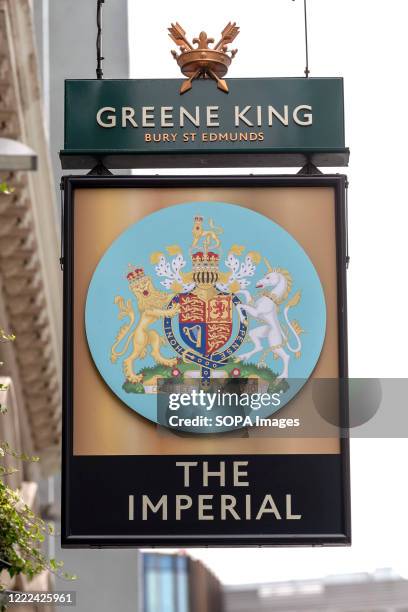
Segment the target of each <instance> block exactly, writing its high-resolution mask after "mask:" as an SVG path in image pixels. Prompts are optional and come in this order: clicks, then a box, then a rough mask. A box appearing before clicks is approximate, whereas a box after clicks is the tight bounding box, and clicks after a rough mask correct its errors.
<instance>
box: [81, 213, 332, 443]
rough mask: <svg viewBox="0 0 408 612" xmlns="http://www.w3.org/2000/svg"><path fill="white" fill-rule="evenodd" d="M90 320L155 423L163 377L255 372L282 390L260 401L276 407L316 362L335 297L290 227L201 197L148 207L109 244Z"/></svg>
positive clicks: (89, 329) (114, 376) (126, 387)
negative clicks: (328, 295) (329, 298)
mask: <svg viewBox="0 0 408 612" xmlns="http://www.w3.org/2000/svg"><path fill="white" fill-rule="evenodd" d="M85 327H86V336H87V340H88V345H89V349H90V351H91V354H92V357H93V360H94V362H95V365H96V367H97V369H98V370H99V373H100V375H101V376H102V378H103V379H104V381H105V382H106V384H107V385H109V387H110V388H111V390H112V391H113V392H114V393H115V394H116V395H117V396H118V397H119V398H120V399H121V400H122V401H123V402H124V403H125V404H127V405H128V406H129V407H130V408H132V409H133V410H135V411H136V412H137V413H138V414H140V415H142V416H143V417H145V418H147V419H149V420H151V421H152V422H158V420H159V422H161V421H160V419H158V408H157V404H158V403H157V398H158V393H157V391H158V386H159V387H160V385H161V384H162V383H163V381H171V383H172V385H173V386H172V388H174V389H176V388H177V384H179V385H180V388H181V387H182V386H183V385H186V384H188V383H189V382H192V381H194V380H195V381H198V382H199V383H200V384H202V385H204V386H205V384H208V385H211V384H213V383H214V382H216V381H217V380H220V379H228V380H230V379H234V378H237V379H246V380H248V379H253V380H254V381H256V384H257V389H258V391H261V392H263V393H272V392H273V391H274V390H279V392H280V394H281V401H280V402H279V405H278V407H277V406H276V405H275V406H273V405H268V406H264V405H260V406H259V407H258V408H256V410H257V414H258V416H259V417H267V416H270V415H271V414H272V413H273V412H276V410H278V409H279V408H282V407H283V406H284V405H285V404H286V403H287V402H288V401H290V399H292V398H293V396H294V395H295V394H296V393H297V392H298V391H299V390H300V388H301V387H302V386H303V385H304V384H305V383H306V381H307V380H308V378H309V377H310V375H311V373H312V372H313V370H314V368H315V366H316V363H317V361H318V359H319V356H320V352H321V350H322V346H323V342H324V337H325V331H326V306H325V300H324V293H323V289H322V286H321V283H320V280H319V277H318V275H317V272H316V270H315V268H314V266H313V264H312V262H311V261H310V259H309V257H308V256H307V254H306V253H305V251H304V250H303V249H302V247H301V246H300V245H299V244H298V243H297V242H296V240H295V239H294V238H293V237H292V236H291V235H290V234H289V233H288V232H287V231H285V230H284V229H283V228H282V227H280V226H279V225H277V224H276V223H274V222H273V221H271V220H270V219H268V218H267V217H264V216H263V215H261V214H259V213H255V212H253V211H250V210H248V209H246V208H243V207H241V206H236V205H233V204H226V203H223V202H191V203H187V204H179V205H177V206H171V207H169V208H165V209H164V210H161V211H158V212H156V213H154V214H152V215H149V216H147V217H145V218H144V219H142V220H141V221H139V222H138V223H135V224H134V225H132V226H130V227H129V228H128V229H127V230H126V231H125V232H123V233H122V234H121V235H120V236H119V237H118V238H117V239H116V240H115V241H114V242H113V243H112V244H111V246H110V247H109V248H108V249H107V251H106V252H105V254H104V255H103V257H102V258H101V260H100V262H99V264H98V266H97V267H96V270H95V272H94V274H93V277H92V280H91V283H90V285H89V290H88V295H87V301H86V311H85ZM220 382H221V380H220ZM285 385H286V386H285ZM159 395H160V394H159ZM206 410H208V408H207V409H206V408H203V409H202V411H201V412H202V413H203V414H205V413H206ZM201 412H200V409H199V408H198V409H197V411H196V414H197V415H199V414H201ZM161 424H162V422H161ZM227 429H228V427H217V428H215V427H214V429H213V431H214V432H215V431H218V432H222V431H225V430H227ZM209 430H210V431H211V427H210V428H209V427H208V426H207V427H206V428H205V429H204V430H202V429H200V427H197V428H196V430H195V433H203V432H204V431H205V433H209Z"/></svg>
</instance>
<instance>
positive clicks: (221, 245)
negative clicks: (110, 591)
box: [62, 175, 350, 547]
mask: <svg viewBox="0 0 408 612" xmlns="http://www.w3.org/2000/svg"><path fill="white" fill-rule="evenodd" d="M64 180H65V184H64V187H65V201H64V343H65V344H64V436H63V438H64V448H63V506H62V507H63V525H62V544H63V546H67V547H69V546H77V547H85V546H155V545H157V546H173V547H174V546H180V545H183V546H188V545H204V544H206V545H208V544H212V545H226V546H233V545H239V546H242V545H251V544H252V545H291V544H294V545H299V544H310V545H312V544H313V545H315V544H348V543H350V508H349V457H348V438H347V435H346V433H345V432H346V425H347V418H348V402H347V388H346V385H343V384H339V382H341V381H346V377H347V342H346V338H347V332H346V281H345V268H346V250H345V242H346V238H345V237H346V227H345V198H344V193H345V177H343V176H339V175H336V176H306V177H300V176H273V177H262V178H261V177H109V178H100V177H92V176H91V177H67V178H65V179H64Z"/></svg>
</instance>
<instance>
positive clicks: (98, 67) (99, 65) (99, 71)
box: [96, 0, 105, 79]
mask: <svg viewBox="0 0 408 612" xmlns="http://www.w3.org/2000/svg"><path fill="white" fill-rule="evenodd" d="M104 2H105V0H97V6H96V25H97V28H98V34H97V36H96V78H97V79H102V78H103V71H102V61H103V60H104V59H105V58H104V57H102V4H103V3H104Z"/></svg>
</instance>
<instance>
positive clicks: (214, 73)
mask: <svg viewBox="0 0 408 612" xmlns="http://www.w3.org/2000/svg"><path fill="white" fill-rule="evenodd" d="M168 30H169V36H170V38H171V39H172V40H173V41H174V42H175V43H176V45H178V47H179V49H180V51H181V53H180V54H179V55H178V54H177V53H176V51H174V50H173V51H172V52H171V54H172V55H173V57H174V59H175V60H176V62H177V64H178V65H179V66H180V69H181V72H182V73H183V74H184V75H185V76H186V77H188V78H187V80H186V81H184V83H183V84H182V86H181V88H180V93H181V94H183V93H185V92H186V91H188V90H189V89H191V88H192V81H193V80H194V79H198V78H203V79H206V78H211V79H214V80H215V81H217V87H218V88H219V89H221V91H223V92H225V93H228V91H229V90H228V85H227V83H226V81H225V80H224V79H223V78H222V77H223V76H225V75H226V74H227V71H228V68H229V66H230V65H231V61H232V60H233V59H234V57H235V55H236V54H237V52H238V50H237V49H234V50H231V51H229V50H228V45H229V44H230V43H232V41H233V40H234V39H235V38H236V37H237V36H238V34H239V27H237V24H236V23H235V21H234V22H233V23H232V22H230V23H228V24H227V25H226V27H225V28H224V29H223V31H222V33H221V38H220V40H219V41H218V43H217V44H216V45H215V46H214V47H212V48H210V47H209V45H210V44H213V43H214V42H215V41H214V38H209V37H208V36H207V33H206V32H200V35H199V36H198V38H193V44H191V43H190V42H189V41H188V40H187V38H186V32H185V30H183V28H182V27H181V25H180V24H179V23H177V22H176V23H172V24H171V27H170V28H168ZM193 45H197V47H196V48H194V46H193ZM228 53H230V55H228Z"/></svg>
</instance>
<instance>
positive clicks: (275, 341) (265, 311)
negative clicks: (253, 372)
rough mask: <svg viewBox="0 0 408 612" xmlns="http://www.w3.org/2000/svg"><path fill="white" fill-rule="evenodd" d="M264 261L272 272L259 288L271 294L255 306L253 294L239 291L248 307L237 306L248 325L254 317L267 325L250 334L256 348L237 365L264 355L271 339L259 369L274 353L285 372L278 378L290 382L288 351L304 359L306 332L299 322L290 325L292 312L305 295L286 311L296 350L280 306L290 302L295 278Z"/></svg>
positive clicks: (292, 300)
mask: <svg viewBox="0 0 408 612" xmlns="http://www.w3.org/2000/svg"><path fill="white" fill-rule="evenodd" d="M264 261H265V264H266V267H267V269H268V274H267V275H266V276H264V277H263V278H261V280H259V281H258V282H257V283H256V288H257V289H263V288H265V289H267V291H264V292H263V293H262V295H261V296H260V297H258V298H257V299H256V300H255V302H253V299H252V296H251V294H250V293H249V291H247V290H245V289H242V290H241V291H237V293H241V294H243V295H244V296H245V299H246V302H247V303H246V304H239V305H238V306H237V310H238V312H239V317H240V319H241V321H242V322H245V321H247V316H248V315H250V316H251V317H254V318H256V319H258V320H259V321H260V322H262V323H265V325H260V326H259V327H255V328H254V329H251V331H250V332H249V337H250V338H251V340H252V342H253V344H254V346H253V348H252V350H250V351H248V352H247V353H244V354H243V355H238V356H237V358H236V361H238V362H239V361H248V360H249V359H250V358H251V357H252V356H253V355H255V354H256V353H259V352H260V351H262V350H263V346H262V340H263V339H264V338H267V343H268V344H267V348H266V350H265V351H264V354H263V355H262V360H261V362H260V364H259V365H261V364H262V363H264V358H265V356H266V355H267V353H268V352H272V353H273V354H274V357H275V359H278V358H279V357H280V358H281V359H282V362H283V369H282V372H281V373H280V375H279V376H278V378H280V379H282V378H288V376H289V361H290V355H288V353H287V352H286V351H285V348H287V349H288V350H289V351H290V352H291V353H295V356H296V357H297V358H298V357H300V353H301V350H302V342H301V339H300V334H301V333H302V332H303V329H302V328H301V327H300V325H299V324H298V323H297V322H296V321H293V322H291V321H289V317H288V311H289V308H291V307H292V306H296V305H297V304H298V303H299V301H300V297H301V294H300V291H298V292H297V293H295V295H294V296H293V298H292V299H291V300H290V301H289V302H288V303H287V304H286V306H285V307H284V309H283V316H284V318H285V321H286V323H287V326H288V328H289V329H290V330H291V332H292V333H293V334H294V336H295V338H296V346H295V347H292V346H291V345H290V344H289V340H288V338H287V336H286V334H285V332H284V331H283V329H282V326H281V324H280V322H279V317H278V313H279V305H280V304H282V303H283V302H284V301H285V300H286V299H287V297H288V296H289V293H290V291H291V289H292V277H291V276H290V274H289V272H288V271H287V270H282V269H281V268H272V266H271V265H270V263H269V262H268V260H266V259H265V260H264Z"/></svg>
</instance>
